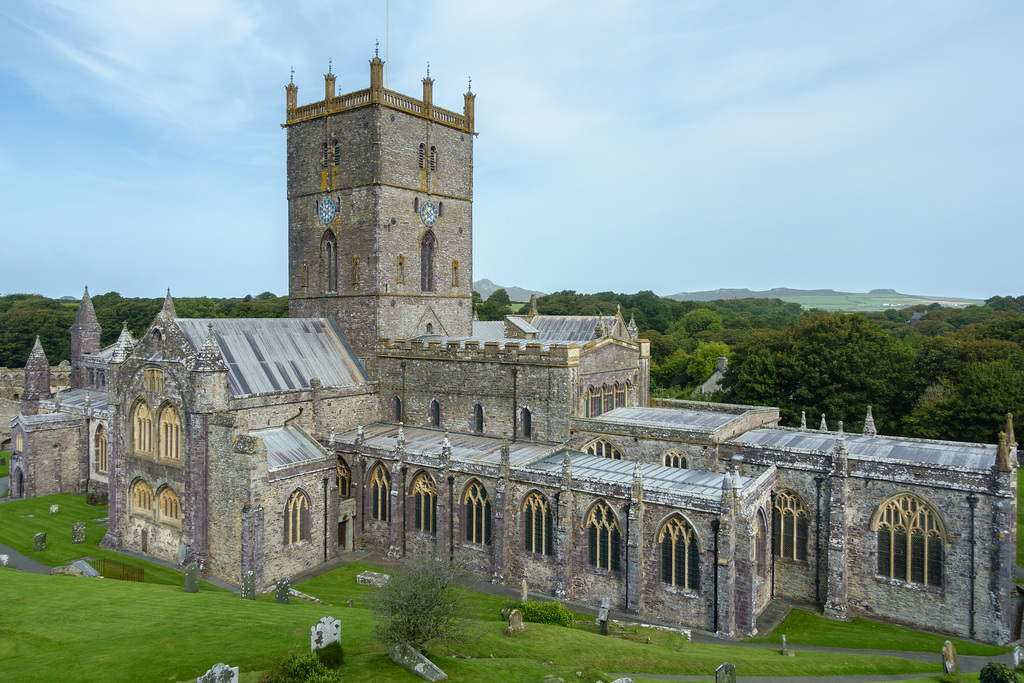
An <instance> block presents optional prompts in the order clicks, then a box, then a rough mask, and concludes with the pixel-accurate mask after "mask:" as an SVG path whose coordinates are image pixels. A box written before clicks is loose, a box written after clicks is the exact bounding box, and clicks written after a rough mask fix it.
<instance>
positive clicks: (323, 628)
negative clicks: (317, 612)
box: [309, 617, 341, 650]
mask: <svg viewBox="0 0 1024 683" xmlns="http://www.w3.org/2000/svg"><path fill="white" fill-rule="evenodd" d="M340 642H341V622H340V621H338V620H337V619H335V618H334V617H323V618H322V619H320V621H318V622H316V624H315V625H314V626H312V627H310V629H309V649H310V650H319V649H320V648H322V647H327V646H328V645H330V644H331V643H340Z"/></svg>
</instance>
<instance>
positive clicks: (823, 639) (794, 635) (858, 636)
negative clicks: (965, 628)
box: [747, 609, 1013, 657]
mask: <svg viewBox="0 0 1024 683" xmlns="http://www.w3.org/2000/svg"><path fill="white" fill-rule="evenodd" d="M783 635H785V636H786V641H787V642H788V643H789V644H790V645H795V644H800V645H825V646H830V645H831V646H835V645H836V644H837V643H842V645H841V646H840V647H849V648H855V649H858V650H903V651H907V652H940V651H941V650H942V644H943V643H944V642H945V641H946V640H947V638H946V636H938V635H934V634H931V633H925V632H923V631H914V630H912V629H909V628H904V627H902V626H895V625H893V624H883V623H881V622H878V621H870V620H868V619H859V618H856V619H852V620H850V621H848V622H843V621H836V620H834V619H826V618H825V617H823V616H821V615H819V614H813V613H811V612H808V611H806V610H802V609H795V610H793V611H792V612H790V613H789V616H787V617H786V618H785V619H784V620H783V622H782V623H781V624H779V626H778V628H776V629H775V630H774V631H773V632H772V634H771V635H770V636H767V637H764V638H747V641H748V642H754V643H781V642H782V636H783ZM952 643H953V645H954V646H955V647H956V651H957V652H958V653H959V654H961V655H978V656H982V657H995V656H997V655H1001V654H1003V653H1005V652H1009V651H1010V650H1012V649H1013V648H1010V647H1000V646H998V645H984V644H982V643H972V642H969V641H964V640H953V641H952Z"/></svg>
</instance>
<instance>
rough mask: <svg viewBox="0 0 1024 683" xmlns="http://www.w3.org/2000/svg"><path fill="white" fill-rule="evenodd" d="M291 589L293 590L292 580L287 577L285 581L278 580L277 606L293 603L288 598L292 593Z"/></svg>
mask: <svg viewBox="0 0 1024 683" xmlns="http://www.w3.org/2000/svg"><path fill="white" fill-rule="evenodd" d="M291 589H292V580H291V579H290V578H288V577H287V576H286V577H284V578H283V579H278V580H277V590H276V597H277V604H279V605H287V604H289V603H290V602H291V601H290V599H289V597H288V593H289V592H290V591H291Z"/></svg>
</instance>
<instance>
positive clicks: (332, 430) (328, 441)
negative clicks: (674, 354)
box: [327, 425, 334, 446]
mask: <svg viewBox="0 0 1024 683" xmlns="http://www.w3.org/2000/svg"><path fill="white" fill-rule="evenodd" d="M327 445H328V446H333V445H334V425H331V435H330V436H329V437H327Z"/></svg>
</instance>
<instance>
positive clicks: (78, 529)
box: [71, 521, 85, 543]
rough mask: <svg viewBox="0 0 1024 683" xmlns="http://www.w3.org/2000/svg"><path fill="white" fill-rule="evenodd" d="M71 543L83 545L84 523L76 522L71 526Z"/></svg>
mask: <svg viewBox="0 0 1024 683" xmlns="http://www.w3.org/2000/svg"><path fill="white" fill-rule="evenodd" d="M71 542H72V543H85V522H82V521H78V522H75V523H74V524H72V525H71Z"/></svg>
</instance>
